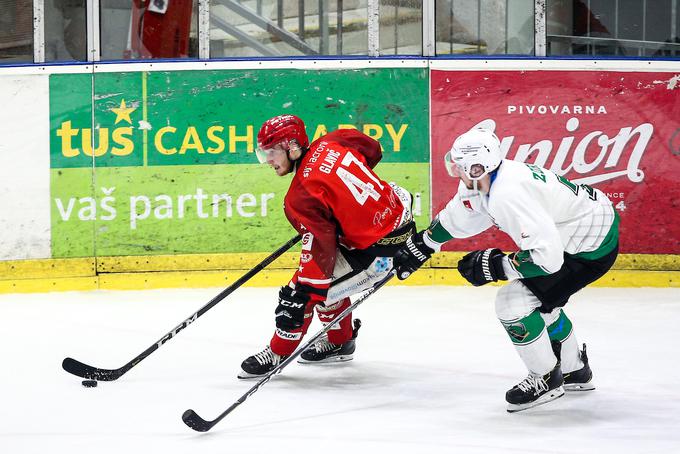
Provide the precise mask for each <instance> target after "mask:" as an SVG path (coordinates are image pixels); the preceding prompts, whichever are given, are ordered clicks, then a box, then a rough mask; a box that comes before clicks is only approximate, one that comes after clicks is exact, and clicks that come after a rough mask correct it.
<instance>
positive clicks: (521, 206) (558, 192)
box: [426, 159, 618, 279]
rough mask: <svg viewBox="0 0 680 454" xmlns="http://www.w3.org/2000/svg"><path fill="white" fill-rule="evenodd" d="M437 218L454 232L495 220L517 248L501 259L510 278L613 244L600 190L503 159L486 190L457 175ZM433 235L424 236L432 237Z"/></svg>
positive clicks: (466, 232) (611, 214) (468, 232)
mask: <svg viewBox="0 0 680 454" xmlns="http://www.w3.org/2000/svg"><path fill="white" fill-rule="evenodd" d="M435 222H436V221H435ZM438 222H439V224H440V225H441V227H443V228H444V229H445V230H446V231H447V232H448V233H449V234H450V235H451V236H452V237H453V238H467V237H470V236H473V235H476V234H478V233H481V232H483V231H484V230H486V229H488V228H489V227H491V226H492V225H494V224H495V225H496V226H497V227H498V228H499V229H500V230H502V231H504V232H505V233H507V234H508V235H509V236H510V237H511V238H512V239H513V241H514V242H515V244H517V246H518V248H519V249H520V251H519V252H517V253H516V254H515V255H514V256H513V260H506V261H505V263H504V269H505V270H506V274H508V278H510V279H513V278H523V277H524V278H527V277H534V276H541V275H546V274H552V273H554V272H556V271H558V270H559V269H560V268H561V267H562V264H563V262H564V253H565V252H566V253H568V254H572V255H577V256H582V257H585V258H590V259H596V258H599V257H602V256H604V255H605V254H606V253H608V252H610V251H611V250H613V248H614V247H615V246H616V244H618V215H617V214H616V211H615V209H614V207H613V206H612V203H611V201H610V200H609V199H608V198H607V196H606V195H605V194H604V193H603V192H601V191H599V190H598V189H593V188H591V187H590V186H587V185H576V184H574V183H572V182H570V181H569V180H567V179H566V178H563V177H559V176H557V175H555V174H554V173H552V172H551V171H549V170H546V169H543V168H541V167H538V166H535V165H531V164H525V163H522V162H517V161H510V160H507V159H505V160H503V161H502V163H501V165H500V167H499V168H498V170H497V171H496V173H495V175H492V180H491V188H490V190H489V193H488V194H484V193H481V192H479V191H475V190H470V189H468V188H467V187H466V186H465V185H464V184H463V182H462V181H461V182H460V184H459V186H458V193H457V194H456V195H455V196H454V198H453V199H452V200H451V201H450V202H449V203H448V204H447V205H446V207H445V208H444V209H443V210H442V211H441V212H440V213H439V215H438ZM433 236H434V237H435V238H431V237H428V236H427V235H426V238H427V239H426V241H427V240H435V241H436V235H433ZM427 242H428V243H430V241H427ZM435 246H440V244H436V243H435ZM437 249H438V248H437ZM508 267H510V269H508Z"/></svg>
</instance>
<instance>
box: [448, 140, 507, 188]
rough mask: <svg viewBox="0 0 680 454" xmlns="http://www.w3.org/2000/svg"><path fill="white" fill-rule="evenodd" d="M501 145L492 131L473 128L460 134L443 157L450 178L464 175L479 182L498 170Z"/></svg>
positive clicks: (500, 158) (500, 159)
mask: <svg viewBox="0 0 680 454" xmlns="http://www.w3.org/2000/svg"><path fill="white" fill-rule="evenodd" d="M502 159H503V158H502V156H501V143H500V140H498V137H496V134H494V133H493V132H492V131H490V130H488V129H484V128H475V129H471V130H470V131H468V132H466V133H464V134H461V135H460V136H459V137H458V138H457V139H456V140H455V141H454V142H453V146H452V147H451V150H449V152H448V153H447V154H446V156H445V157H444V163H445V165H446V170H447V171H448V173H449V175H451V176H452V177H459V176H461V175H465V176H466V177H467V178H468V179H470V180H479V179H481V178H482V177H484V176H485V175H488V174H489V173H491V172H493V171H494V170H496V169H497V168H498V166H499V165H500V164H501V161H502Z"/></svg>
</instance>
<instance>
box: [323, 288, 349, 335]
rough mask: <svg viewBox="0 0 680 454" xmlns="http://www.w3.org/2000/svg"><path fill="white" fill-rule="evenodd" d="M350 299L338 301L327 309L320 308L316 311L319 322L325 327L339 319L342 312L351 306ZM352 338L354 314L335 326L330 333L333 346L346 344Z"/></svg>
mask: <svg viewBox="0 0 680 454" xmlns="http://www.w3.org/2000/svg"><path fill="white" fill-rule="evenodd" d="M350 304H351V302H350V300H349V298H345V299H343V300H340V301H338V302H337V303H334V304H332V305H330V306H327V307H321V306H318V307H317V309H316V312H317V315H318V316H319V320H321V322H322V323H323V324H324V325H325V324H328V323H330V322H332V321H333V320H335V317H337V316H338V315H339V314H340V313H341V312H342V311H344V310H345V309H347V308H348V307H349V306H350ZM351 338H352V314H349V315H348V316H347V317H345V318H343V319H342V320H340V323H338V324H337V325H335V326H334V327H333V328H332V329H331V330H330V331H328V340H329V341H330V342H331V343H332V344H344V343H345V342H347V341H348V340H350V339H351Z"/></svg>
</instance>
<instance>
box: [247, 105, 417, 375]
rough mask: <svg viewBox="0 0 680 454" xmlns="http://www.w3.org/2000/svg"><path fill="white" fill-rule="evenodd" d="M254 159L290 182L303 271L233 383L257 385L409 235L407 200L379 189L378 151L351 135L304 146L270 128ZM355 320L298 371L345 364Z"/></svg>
mask: <svg viewBox="0 0 680 454" xmlns="http://www.w3.org/2000/svg"><path fill="white" fill-rule="evenodd" d="M257 141H258V150H257V155H258V159H259V160H260V162H262V163H264V162H266V163H267V164H269V165H270V166H271V167H272V168H273V169H274V171H275V172H276V174H277V175H279V176H284V175H287V174H289V173H292V174H293V179H292V181H291V184H290V187H289V189H288V192H287V194H286V196H285V199H284V211H285V214H286V217H287V218H288V221H289V222H290V224H291V225H292V226H293V228H294V229H295V230H297V231H298V232H299V233H300V234H301V235H302V251H301V253H300V264H299V267H298V269H297V271H296V272H295V274H294V275H293V278H292V279H291V280H290V282H289V284H288V285H286V286H283V287H281V290H280V291H279V304H278V305H277V307H276V311H275V316H276V317H275V321H276V330H275V332H274V335H273V337H272V339H271V341H270V343H269V345H268V346H267V347H266V348H265V349H264V350H263V351H261V352H259V353H257V354H255V355H253V356H250V357H248V358H247V359H246V360H245V361H243V363H242V364H241V369H242V370H241V372H240V373H239V378H251V377H257V376H261V375H264V374H266V373H268V372H269V371H271V370H272V369H274V368H275V367H276V366H277V365H278V364H279V363H280V362H281V361H283V360H284V359H285V358H287V357H288V355H290V354H291V353H293V351H294V350H295V348H296V347H297V346H298V345H299V344H300V342H301V340H302V337H303V336H304V335H305V333H306V332H307V329H308V327H309V325H310V323H311V321H312V315H313V313H314V308H315V307H316V310H317V314H318V316H319V319H320V320H321V322H323V323H330V322H331V321H333V320H334V319H335V317H336V316H337V315H338V314H339V313H341V312H342V311H343V310H345V309H346V308H347V307H348V306H349V305H350V300H349V297H350V296H351V295H353V294H355V293H358V292H361V291H363V290H365V289H367V288H370V287H371V286H372V285H373V283H375V282H377V281H379V280H380V279H382V278H384V277H385V276H386V275H387V274H388V273H389V271H390V270H391V268H392V256H393V255H394V253H395V252H396V251H397V250H398V249H399V247H400V246H401V245H403V244H404V242H405V241H406V239H407V238H408V237H409V236H410V235H411V234H413V233H414V232H415V224H414V222H413V216H412V214H411V195H410V194H409V193H408V191H406V190H404V189H402V188H400V187H398V186H396V185H394V184H388V183H386V182H385V181H383V180H381V179H380V178H379V177H378V176H377V175H376V174H375V172H373V168H374V167H375V166H376V164H378V162H379V161H380V159H381V157H382V153H381V150H380V144H379V143H378V142H377V141H376V140H374V139H372V138H370V137H368V136H366V135H365V134H362V133H361V132H359V131H357V130H354V129H340V130H337V131H333V132H330V133H328V134H326V135H325V136H322V137H320V138H319V139H317V140H316V141H314V142H313V143H312V144H311V145H310V144H309V140H308V138H307V134H306V132H305V125H304V123H303V122H302V120H301V119H300V118H298V117H296V116H294V115H280V116H276V117H273V118H271V119H269V120H267V121H266V122H265V123H264V124H263V125H262V127H261V129H260V131H259V133H258V136H257ZM359 326H360V322H359V320H355V323H354V326H353V325H352V317H351V314H350V315H349V316H347V317H346V318H345V319H343V320H342V321H340V322H339V323H338V324H337V325H336V326H335V328H334V329H331V330H330V331H329V332H328V335H327V336H325V337H324V338H322V339H321V340H320V341H319V342H317V343H316V344H314V345H313V346H312V347H310V348H309V349H308V350H307V351H305V352H303V353H302V355H301V356H300V362H303V363H320V362H332V361H348V360H350V359H352V355H353V353H354V349H355V338H356V335H357V331H358V328H359Z"/></svg>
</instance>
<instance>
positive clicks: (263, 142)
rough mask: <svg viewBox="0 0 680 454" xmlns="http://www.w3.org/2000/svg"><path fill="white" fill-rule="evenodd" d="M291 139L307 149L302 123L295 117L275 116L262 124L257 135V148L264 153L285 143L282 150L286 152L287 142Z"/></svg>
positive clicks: (305, 133)
mask: <svg viewBox="0 0 680 454" xmlns="http://www.w3.org/2000/svg"><path fill="white" fill-rule="evenodd" d="M293 139H294V140H295V141H296V142H297V143H298V145H300V147H302V148H309V139H308V138H307V132H305V124H304V122H303V121H302V120H301V119H300V118H298V117H296V116H295V115H277V116H276V117H272V118H270V119H269V120H267V121H265V122H264V123H262V127H261V128H260V132H258V133H257V148H258V149H259V151H265V150H269V149H272V148H274V146H276V145H278V144H280V143H284V142H285V143H284V148H285V149H286V150H288V142H290V141H291V140H293Z"/></svg>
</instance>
